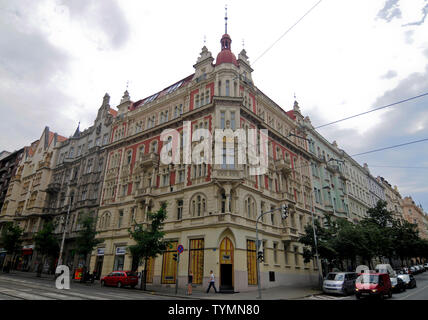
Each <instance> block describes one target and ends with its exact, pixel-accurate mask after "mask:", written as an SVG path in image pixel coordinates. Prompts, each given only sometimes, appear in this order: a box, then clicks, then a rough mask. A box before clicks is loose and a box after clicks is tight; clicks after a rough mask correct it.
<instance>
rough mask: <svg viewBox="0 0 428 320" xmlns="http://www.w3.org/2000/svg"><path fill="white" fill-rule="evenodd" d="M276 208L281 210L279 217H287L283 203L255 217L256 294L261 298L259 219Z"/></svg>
mask: <svg viewBox="0 0 428 320" xmlns="http://www.w3.org/2000/svg"><path fill="white" fill-rule="evenodd" d="M277 210H281V218H282V220H285V219H287V217H288V207H287V206H286V205H285V204H283V205H282V206H281V207H279V208H275V209H272V210H270V211H266V212H262V213H261V214H260V215H259V216H258V217H257V221H256V251H257V263H256V267H257V287H258V293H259V295H258V296H257V299H261V298H262V288H261V284H260V257H259V249H260V244H259V228H258V225H259V220H260V218H261V217H263V216H264V215H265V214H268V213H273V212H275V211H277Z"/></svg>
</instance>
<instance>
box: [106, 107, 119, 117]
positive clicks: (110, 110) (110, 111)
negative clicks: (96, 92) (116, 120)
mask: <svg viewBox="0 0 428 320" xmlns="http://www.w3.org/2000/svg"><path fill="white" fill-rule="evenodd" d="M108 112H109V113H110V114H111V115H112V116H113V117H116V116H117V111H116V110H114V109H112V108H110V109H109V110H108Z"/></svg>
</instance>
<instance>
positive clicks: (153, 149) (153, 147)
mask: <svg viewBox="0 0 428 320" xmlns="http://www.w3.org/2000/svg"><path fill="white" fill-rule="evenodd" d="M151 152H152V153H156V152H158V142H157V140H155V141H153V142H152V149H151Z"/></svg>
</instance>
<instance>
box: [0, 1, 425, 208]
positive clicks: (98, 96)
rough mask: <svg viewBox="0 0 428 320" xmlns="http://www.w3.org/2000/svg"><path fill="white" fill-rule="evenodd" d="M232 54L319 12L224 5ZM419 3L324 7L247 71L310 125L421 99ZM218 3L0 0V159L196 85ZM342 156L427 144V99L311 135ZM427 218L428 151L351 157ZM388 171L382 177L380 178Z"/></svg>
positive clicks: (257, 49) (214, 31)
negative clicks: (174, 87)
mask: <svg viewBox="0 0 428 320" xmlns="http://www.w3.org/2000/svg"><path fill="white" fill-rule="evenodd" d="M226 3H227V5H228V16H229V24H228V33H229V34H230V35H231V37H232V40H233V42H232V50H233V51H234V53H235V54H236V55H237V54H238V53H239V52H240V51H241V49H242V48H243V46H244V47H245V49H246V51H247V54H248V56H249V57H250V62H252V61H255V60H256V59H257V58H259V57H260V55H261V54H262V53H263V52H264V51H265V50H266V49H267V48H268V47H269V46H270V45H271V44H272V43H274V42H275V41H276V40H277V39H278V38H279V37H280V36H281V35H282V34H283V33H284V32H285V31H286V30H287V29H288V28H289V27H290V26H292V25H293V24H294V23H295V22H296V21H297V20H298V19H300V18H301V17H302V16H303V14H304V13H305V12H306V11H307V10H309V9H310V8H311V7H312V6H313V5H314V4H315V3H317V0H299V1H291V0H288V1H269V0H265V1H239V0H228V1H226ZM427 14H428V1H427V0H407V1H404V0H360V1H350V0H346V1H344V0H323V1H322V2H321V3H320V4H319V5H318V6H317V7H316V8H315V9H314V10H313V11H312V12H311V13H309V14H308V15H307V16H306V17H305V18H304V19H303V20H302V21H301V22H300V23H299V24H298V25H297V26H296V27H294V29H293V30H291V31H290V32H289V33H288V34H287V35H286V36H284V37H283V38H282V39H281V40H280V41H279V42H278V43H277V44H276V45H275V46H274V47H273V48H272V49H271V50H270V51H268V52H267V53H266V54H264V55H263V56H262V57H260V58H259V59H258V60H257V61H256V62H255V63H254V64H253V65H252V67H253V69H254V72H253V80H254V82H255V85H256V86H257V87H259V88H260V89H261V90H262V91H263V92H264V93H266V94H267V95H268V96H269V97H271V98H272V99H273V100H274V101H275V102H277V103H278V104H279V105H280V106H281V107H282V108H284V109H285V110H289V109H291V107H292V105H293V101H294V94H296V97H297V100H298V101H299V105H300V107H301V110H302V112H303V114H304V115H308V116H309V117H310V118H311V121H312V123H313V125H314V126H317V125H322V124H325V123H327V122H330V121H333V120H336V119H339V118H342V117H346V116H349V115H353V114H356V113H360V112H364V111H367V110H370V109H372V108H375V107H379V106H382V105H386V104H389V103H393V102H396V101H399V100H403V99H406V98H410V97H412V96H415V95H419V94H422V93H426V92H428V38H427V34H428V22H426V19H425V18H426V15H427ZM223 18H224V3H221V2H214V3H213V2H212V1H205V0H198V1H187V0H186V1H139V0H138V1H137V0H135V1H132V0H126V1H115V0H102V1H95V0H40V1H34V0H10V1H7V0H0V111H1V118H0V124H1V135H0V151H1V150H4V149H6V150H9V151H13V150H16V149H19V148H21V147H22V146H24V145H28V144H29V143H31V142H32V141H34V140H36V139H38V138H39V137H40V135H41V132H42V130H43V128H44V126H46V125H47V126H49V127H50V129H51V130H53V131H56V132H58V133H59V134H61V135H64V136H66V137H68V136H70V135H71V134H72V133H73V132H74V130H75V128H76V126H77V123H78V122H79V121H81V128H87V127H88V126H90V125H91V124H92V123H93V120H94V118H95V116H96V112H97V110H98V108H99V106H100V105H101V102H102V98H103V96H104V94H105V93H106V92H108V93H109V94H110V96H111V105H112V106H116V105H117V104H118V103H119V101H120V98H121V97H122V95H123V92H124V91H125V89H126V83H127V81H129V89H128V90H129V92H130V95H131V99H132V100H134V101H136V100H138V99H141V98H144V97H147V96H149V95H151V94H153V93H155V92H157V91H159V90H161V89H163V88H165V87H167V86H168V85H170V84H172V83H174V82H176V81H178V80H180V79H182V78H184V77H186V76H188V75H190V74H192V73H193V71H194V69H193V65H194V64H195V63H196V59H197V57H198V55H199V53H200V51H201V48H202V46H203V45H204V37H206V46H207V47H208V50H210V51H211V52H212V54H213V56H214V57H216V56H217V53H218V52H219V50H220V38H221V36H222V34H223V33H224V19H223ZM319 131H320V132H321V134H323V135H324V136H325V137H326V138H327V139H328V140H329V141H333V140H336V141H337V143H338V144H339V147H340V148H343V149H345V150H346V151H347V152H348V154H350V155H353V154H357V153H361V152H365V151H369V150H373V149H377V148H381V147H386V146H391V145H396V144H400V143H405V142H409V141H415V140H419V139H423V138H428V97H424V98H420V99H417V100H414V101H412V102H407V103H403V104H401V105H398V106H395V107H392V108H389V109H385V110H383V111H380V112H376V113H371V114H370V115H367V116H362V117H358V118H355V119H353V120H348V121H344V122H341V123H340V124H336V125H332V126H328V127H325V128H322V129H319ZM355 159H356V160H357V161H359V162H360V163H361V164H363V163H364V162H367V163H368V164H369V167H370V168H371V172H372V174H373V175H375V176H377V175H381V176H383V177H385V178H386V179H387V180H388V181H389V182H390V183H391V184H392V185H398V187H399V190H400V192H401V194H402V196H406V195H412V197H413V198H414V200H415V201H416V202H417V203H421V204H422V205H423V206H424V208H425V209H426V210H427V209H428V183H427V180H428V169H426V168H418V169H416V168H413V169H405V168H389V167H390V166H395V167H428V142H423V143H419V144H414V145H410V146H405V147H402V148H397V149H391V150H389V151H384V152H379V153H373V154H369V155H363V156H358V157H355ZM385 166H387V168H385Z"/></svg>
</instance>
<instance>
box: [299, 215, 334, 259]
mask: <svg viewBox="0 0 428 320" xmlns="http://www.w3.org/2000/svg"><path fill="white" fill-rule="evenodd" d="M326 225H327V226H329V227H328V228H326V227H322V226H321V225H320V224H319V222H318V220H314V226H315V232H316V237H317V248H316V247H315V239H314V230H313V228H312V224H311V223H310V224H307V225H306V226H305V234H304V235H303V236H301V237H300V238H299V242H300V243H302V244H303V245H304V246H305V247H304V248H303V259H304V262H305V263H308V262H310V261H311V260H312V259H313V258H314V257H315V254H316V249H317V250H318V255H319V258H320V259H324V260H327V261H328V262H330V263H332V262H333V261H334V260H335V259H336V257H337V252H336V250H335V248H334V246H333V239H334V235H335V233H336V230H337V228H336V224H335V222H334V221H332V219H331V217H330V216H326Z"/></svg>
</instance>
